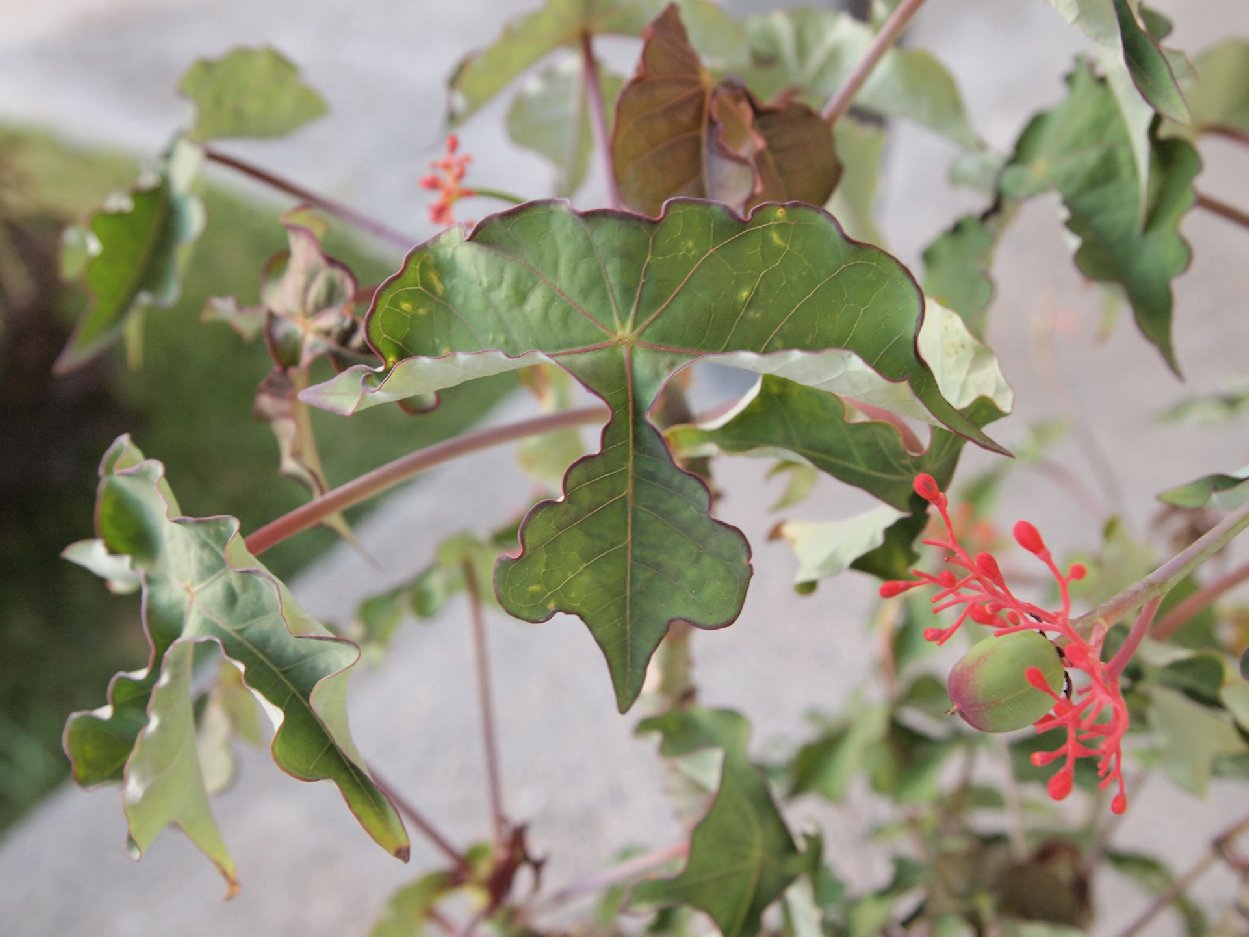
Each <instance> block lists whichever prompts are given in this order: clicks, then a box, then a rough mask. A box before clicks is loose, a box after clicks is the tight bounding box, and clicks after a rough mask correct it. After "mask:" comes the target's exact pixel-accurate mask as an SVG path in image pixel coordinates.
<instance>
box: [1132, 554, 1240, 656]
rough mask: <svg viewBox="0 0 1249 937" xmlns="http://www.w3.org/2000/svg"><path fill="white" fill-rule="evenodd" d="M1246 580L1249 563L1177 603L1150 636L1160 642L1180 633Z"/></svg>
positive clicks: (1155, 626) (1157, 624) (1160, 620)
mask: <svg viewBox="0 0 1249 937" xmlns="http://www.w3.org/2000/svg"><path fill="white" fill-rule="evenodd" d="M1246 580H1249V563H1245V564H1244V565H1243V566H1237V567H1236V568H1235V569H1233V570H1231V571H1229V572H1227V573H1224V574H1223V575H1222V576H1220V577H1219V578H1218V579H1216V580H1214V581H1213V582H1210V583H1207V584H1206V585H1204V586H1202V587H1201V588H1200V589H1198V590H1197V591H1196V592H1194V593H1193V594H1192V595H1190V596H1189V597H1188V598H1186V599H1185V600H1184V601H1183V602H1177V603H1176V605H1175V607H1174V608H1173V609H1171V610H1170V611H1169V612H1167V613H1166V614H1165V615H1163V616H1162V618H1161V619H1159V621H1158V622H1157V623H1156V624H1155V625H1154V627H1153V630H1152V631H1151V632H1150V636H1151V637H1153V638H1156V639H1157V640H1159V641H1165V640H1166V639H1167V638H1169V637H1171V635H1173V634H1175V632H1177V631H1179V630H1180V628H1182V627H1183V626H1184V624H1185V622H1187V621H1188V620H1189V619H1190V618H1192V617H1193V616H1194V615H1196V614H1197V613H1198V612H1200V611H1202V610H1203V609H1205V608H1206V607H1207V606H1209V605H1210V604H1212V603H1213V602H1214V601H1215V600H1216V599H1218V598H1219V596H1221V595H1223V593H1225V592H1230V591H1231V590H1232V589H1234V588H1236V586H1238V585H1240V584H1241V583H1242V582H1245V581H1246Z"/></svg>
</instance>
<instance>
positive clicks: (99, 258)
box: [54, 140, 204, 373]
mask: <svg viewBox="0 0 1249 937" xmlns="http://www.w3.org/2000/svg"><path fill="white" fill-rule="evenodd" d="M202 163H203V155H202V153H201V152H200V150H199V148H198V147H196V146H194V145H192V144H190V143H187V142H186V141H183V140H179V141H176V142H175V143H174V144H173V146H172V147H171V148H170V150H169V152H168V153H167V154H166V155H165V157H164V159H163V160H162V161H161V163H160V165H159V167H158V168H157V175H156V178H155V179H152V180H146V181H140V182H139V183H138V184H137V185H136V186H135V188H134V189H132V190H131V191H130V193H129V194H128V195H125V196H121V197H116V198H114V199H112V200H110V201H109V202H108V203H107V204H106V205H105V207H104V208H103V209H101V210H100V211H98V212H96V213H95V214H94V215H93V216H92V217H91V220H90V221H89V222H88V223H87V229H88V239H89V241H90V258H89V259H88V260H87V262H86V263H85V265H83V267H82V270H81V278H82V283H83V286H84V287H85V288H86V289H87V292H88V293H90V295H91V305H90V306H89V308H88V309H87V311H86V312H85V313H83V315H82V317H81V318H80V319H79V320H78V324H77V325H76V326H75V327H74V332H73V334H72V335H71V336H70V339H69V342H68V343H67V344H66V346H65V348H64V350H63V351H62V352H61V354H60V357H58V358H57V360H56V365H55V366H54V370H55V371H56V372H57V373H64V372H66V371H69V370H71V369H73V368H75V367H77V366H78V365H80V364H82V363H83V362H85V361H87V360H88V359H90V358H91V357H93V356H94V355H96V354H98V353H99V352H101V351H103V350H104V348H105V347H106V346H107V345H108V344H110V343H111V342H112V341H113V340H114V339H116V338H117V336H118V335H120V334H121V332H122V329H123V326H124V325H125V323H126V320H127V318H128V317H129V316H131V315H132V314H133V313H136V312H138V311H140V310H142V309H143V308H145V307H146V306H149V305H155V306H161V307H169V306H171V305H173V303H174V302H175V301H177V299H178V294H179V291H180V286H181V284H180V276H181V272H182V268H183V267H184V266H185V265H186V259H187V254H188V249H189V247H190V245H191V243H192V242H194V241H195V240H196V239H197V238H198V237H199V235H200V232H201V231H202V230H203V227H204V207H203V204H202V203H201V202H200V199H199V196H198V195H197V194H196V189H197V188H198V182H199V175H200V168H201V165H202Z"/></svg>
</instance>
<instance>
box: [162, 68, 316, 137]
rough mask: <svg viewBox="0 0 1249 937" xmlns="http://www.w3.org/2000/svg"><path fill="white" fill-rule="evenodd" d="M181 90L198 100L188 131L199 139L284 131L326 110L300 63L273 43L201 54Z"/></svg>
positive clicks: (282, 133)
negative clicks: (206, 56) (221, 53)
mask: <svg viewBox="0 0 1249 937" xmlns="http://www.w3.org/2000/svg"><path fill="white" fill-rule="evenodd" d="M178 90H179V91H180V92H181V93H182V94H183V95H185V96H186V97H187V98H189V99H190V100H191V103H192V104H194V105H195V120H194V122H193V123H192V125H191V129H190V131H189V132H188V135H189V136H190V138H191V139H192V140H196V141H200V142H203V141H205V140H221V139H225V138H241V137H247V138H252V139H264V138H268V137H284V136H286V135H287V134H288V133H291V132H292V131H294V130H298V129H299V128H300V127H302V126H303V125H304V124H307V123H309V122H311V121H314V120H316V119H317V118H318V117H321V116H323V115H324V114H325V113H326V111H327V110H328V109H327V108H326V105H325V101H324V100H323V99H322V98H321V96H320V95H319V94H317V93H316V92H315V91H314V90H312V88H310V87H308V86H307V85H306V84H304V83H303V81H302V80H301V79H300V77H299V69H298V68H296V67H295V66H294V65H293V64H292V63H291V62H290V61H289V60H288V59H287V58H285V57H284V56H283V55H282V54H281V53H280V52H277V51H275V50H273V49H270V48H260V49H232V50H231V51H230V52H228V53H226V54H225V55H224V56H222V57H221V58H219V59H200V60H198V61H197V62H196V63H195V64H194V65H192V66H191V67H190V68H189V69H188V70H187V72H186V74H185V75H183V76H182V81H181V82H180V83H179V84H178Z"/></svg>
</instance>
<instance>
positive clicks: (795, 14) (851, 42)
mask: <svg viewBox="0 0 1249 937" xmlns="http://www.w3.org/2000/svg"><path fill="white" fill-rule="evenodd" d="M744 25H745V29H746V35H747V38H748V40H749V42H750V54H751V64H750V66H749V67H748V68H747V69H745V70H744V74H743V76H742V77H743V78H744V79H745V81H746V84H747V85H748V86H749V87H750V88H751V89H752V90H753V91H754V92H755V93H756V94H758V95H759V96H760V97H761V98H763V99H764V100H771V99H773V98H775V97H777V96H778V95H780V94H782V93H783V92H785V91H787V90H788V89H791V88H793V89H797V91H798V94H799V96H800V98H801V99H802V100H803V101H804V102H806V103H807V104H809V105H811V106H812V107H820V106H821V105H823V103H824V102H825V101H826V100H828V98H830V97H831V96H832V95H833V94H834V93H835V92H836V91H837V90H838V89H839V88H840V87H841V86H842V84H843V83H844V82H845V80H846V78H847V77H848V76H849V75H850V72H851V71H852V70H853V68H854V66H855V65H857V64H858V63H859V61H861V60H862V58H863V54H864V53H865V52H866V51H867V48H868V46H869V45H870V44H871V42H872V39H873V37H874V32H873V30H872V29H871V28H870V27H868V26H866V25H864V24H863V23H860V22H858V21H857V20H855V19H854V18H853V17H851V16H849V15H848V14H845V13H840V12H836V11H833V10H827V9H805V10H785V11H777V12H773V13H766V14H762V15H759V16H752V17H749V18H747V19H746V20H745V21H744ZM854 103H855V106H856V107H861V108H863V109H865V110H868V111H874V112H876V113H878V114H882V115H885V116H887V117H900V118H904V119H906V120H913V121H915V122H917V123H919V124H921V125H923V126H925V127H928V128H929V129H931V130H934V131H936V132H937V133H939V134H942V135H943V136H945V137H947V138H948V139H950V140H952V141H954V142H955V143H957V144H958V145H959V146H962V147H966V148H968V149H975V148H979V147H981V146H982V145H983V144H982V143H981V142H980V138H979V136H978V135H977V134H976V131H975V130H974V129H973V128H972V126H971V123H970V122H969V121H968V119H967V114H966V112H965V111H964V109H963V100H962V97H961V95H960V94H959V91H958V87H957V85H955V83H954V79H953V78H952V77H951V76H950V73H949V72H947V71H946V69H945V67H944V66H942V65H941V63H940V62H938V61H937V59H935V58H934V57H933V56H932V55H931V54H929V53H928V52H925V51H923V50H920V49H898V48H893V49H890V50H889V51H888V52H886V53H885V55H884V57H883V58H882V59H881V60H880V64H879V65H877V66H876V68H875V69H874V70H873V71H872V74H871V77H869V78H868V80H867V82H866V83H865V84H864V85H863V88H862V90H860V91H859V94H858V96H857V97H856V98H855V101H854Z"/></svg>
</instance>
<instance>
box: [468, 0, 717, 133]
mask: <svg viewBox="0 0 1249 937" xmlns="http://www.w3.org/2000/svg"><path fill="white" fill-rule="evenodd" d="M667 3H668V0H547V2H546V4H545V6H543V8H542V9H541V10H539V11H537V12H536V13H530V14H527V15H525V16H521V17H517V18H516V19H514V20H511V21H509V22H508V23H506V24H505V25H504V27H503V31H502V32H501V33H500V34H499V37H498V38H497V39H495V40H494V42H493V43H491V45H490V46H488V47H487V48H485V49H483V50H482V51H480V52H474V53H471V54H470V55H468V56H466V57H465V58H464V59H463V60H461V62H460V64H459V65H458V66H457V67H456V70H455V74H454V75H452V76H451V81H450V91H451V101H450V113H449V115H448V116H449V119H450V121H451V122H452V123H460V122H462V121H464V120H465V119H467V118H468V117H469V116H470V115H471V114H473V113H474V112H475V111H476V110H477V109H478V108H479V107H481V106H482V105H483V104H485V103H486V102H487V101H489V100H490V99H492V98H493V97H495V96H496V95H497V94H499V92H501V91H502V90H503V89H504V88H506V87H507V86H508V85H510V84H511V83H512V82H513V81H515V80H516V79H517V78H518V77H519V76H520V75H521V74H522V73H523V72H524V71H525V70H526V69H528V68H529V67H531V66H533V65H536V64H537V63H538V62H540V61H541V60H542V59H544V58H546V56H548V55H550V54H551V53H552V52H554V51H555V50H556V49H559V48H561V47H565V46H566V47H569V48H577V47H579V46H580V44H581V41H582V36H591V37H593V36H599V35H622V36H636V35H638V34H640V33H641V32H642V29H643V28H644V27H645V26H646V24H647V23H649V22H650V21H651V20H653V19H654V18H655V17H656V16H657V15H659V13H660V12H661V11H662V10H663V9H664V7H665V6H666V5H667ZM676 5H677V6H679V7H680V9H681V12H682V15H683V16H684V18H685V22H686V24H687V25H688V27H689V29H690V32H691V33H692V34H693V35H694V39H695V42H696V44H697V45H698V46H699V47H700V48H702V49H703V50H704V52H707V51H711V52H712V53H713V54H716V55H717V56H718V57H728V58H732V59H736V58H738V57H739V55H740V53H739V52H738V51H737V48H736V47H737V46H738V45H739V44H740V38H739V30H738V27H737V24H736V23H735V22H734V21H733V19H732V18H731V17H730V16H729V15H728V14H727V13H725V12H724V11H722V10H721V9H720V8H719V7H718V6H717V5H715V4H714V3H711V2H709V0H677V4H676Z"/></svg>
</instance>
